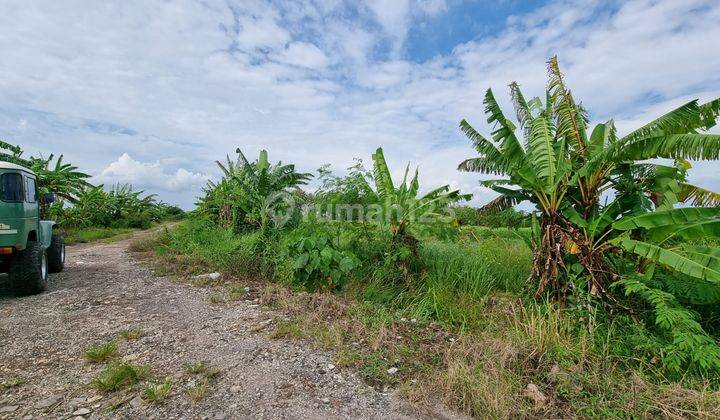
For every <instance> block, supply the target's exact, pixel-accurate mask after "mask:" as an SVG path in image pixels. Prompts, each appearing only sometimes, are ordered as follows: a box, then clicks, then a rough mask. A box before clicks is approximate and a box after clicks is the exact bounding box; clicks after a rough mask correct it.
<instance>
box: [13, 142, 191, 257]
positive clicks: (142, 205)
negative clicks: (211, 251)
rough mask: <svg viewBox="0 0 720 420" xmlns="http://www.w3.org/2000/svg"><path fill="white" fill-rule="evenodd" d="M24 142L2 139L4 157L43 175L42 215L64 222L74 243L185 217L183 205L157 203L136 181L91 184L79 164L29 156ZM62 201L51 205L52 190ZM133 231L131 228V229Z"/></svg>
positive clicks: (40, 186)
mask: <svg viewBox="0 0 720 420" xmlns="http://www.w3.org/2000/svg"><path fill="white" fill-rule="evenodd" d="M22 155H23V150H22V148H21V147H20V146H14V145H11V144H9V143H6V142H3V141H1V140H0V161H7V162H12V163H16V164H19V165H22V166H25V167H28V168H30V169H31V170H33V171H34V172H35V174H36V175H37V181H38V182H37V189H38V197H39V198H40V208H41V217H43V218H48V219H52V220H54V221H56V222H58V224H59V225H60V226H61V229H62V230H63V231H64V233H65V236H67V237H69V238H70V240H69V241H68V243H73V242H88V241H92V240H96V239H102V238H108V237H111V236H114V235H115V234H116V232H119V231H122V230H128V229H147V228H149V227H150V226H151V225H152V224H153V223H157V222H160V221H166V220H179V219H181V218H182V217H183V216H184V211H183V210H182V209H180V208H179V207H177V206H173V205H169V204H166V203H163V202H160V201H157V200H156V199H155V197H154V196H153V195H146V196H144V197H143V196H142V195H143V191H133V188H132V186H130V185H115V186H113V187H112V188H110V189H109V190H107V189H105V188H104V186H102V185H98V186H93V185H91V184H90V183H89V182H88V181H87V179H88V178H90V175H88V174H86V173H83V172H80V171H79V170H78V168H77V167H76V166H73V165H72V164H69V163H66V162H63V156H62V155H60V157H58V158H57V159H55V156H54V155H50V156H49V157H48V158H44V157H42V156H40V157H35V156H32V157H29V158H24V157H23V156H22ZM49 193H52V194H53V195H54V196H55V199H56V201H55V202H54V203H52V204H50V203H47V202H46V201H45V200H46V197H47V194H49ZM128 231H129V230H128Z"/></svg>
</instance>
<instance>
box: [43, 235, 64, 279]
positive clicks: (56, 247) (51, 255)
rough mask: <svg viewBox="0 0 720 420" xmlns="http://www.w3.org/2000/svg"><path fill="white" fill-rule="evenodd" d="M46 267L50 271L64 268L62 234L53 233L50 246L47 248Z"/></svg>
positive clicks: (54, 271)
mask: <svg viewBox="0 0 720 420" xmlns="http://www.w3.org/2000/svg"><path fill="white" fill-rule="evenodd" d="M47 258H48V269H49V270H50V272H51V273H59V272H61V271H63V268H65V239H63V237H62V235H61V234H59V233H57V234H53V236H52V241H51V242H50V248H48V250H47Z"/></svg>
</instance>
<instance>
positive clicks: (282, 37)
mask: <svg viewBox="0 0 720 420" xmlns="http://www.w3.org/2000/svg"><path fill="white" fill-rule="evenodd" d="M238 23H239V25H240V33H239V34H238V36H237V42H238V45H239V47H240V48H241V49H244V50H249V51H253V50H255V49H259V48H268V49H272V50H277V49H280V48H283V47H284V46H285V44H287V43H288V42H290V39H291V37H290V34H289V33H288V32H287V31H286V30H285V29H283V28H281V27H280V26H279V25H278V23H277V21H276V19H275V18H274V17H273V16H260V17H256V16H241V17H240V19H239V22H238Z"/></svg>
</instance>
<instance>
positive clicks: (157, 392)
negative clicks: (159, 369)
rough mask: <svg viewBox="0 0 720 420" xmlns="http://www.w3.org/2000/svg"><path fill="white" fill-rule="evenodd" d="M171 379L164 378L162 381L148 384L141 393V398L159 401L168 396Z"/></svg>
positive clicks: (153, 401) (151, 401)
mask: <svg viewBox="0 0 720 420" xmlns="http://www.w3.org/2000/svg"><path fill="white" fill-rule="evenodd" d="M171 390H172V381H170V379H166V380H165V381H163V382H160V383H155V384H150V385H148V386H147V387H146V388H145V389H144V390H143V393H142V398H143V399H144V400H145V401H147V402H150V403H154V404H156V403H159V402H161V401H163V400H165V399H166V398H167V397H169V396H170V391H171Z"/></svg>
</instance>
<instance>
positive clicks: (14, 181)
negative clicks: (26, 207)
mask: <svg viewBox="0 0 720 420" xmlns="http://www.w3.org/2000/svg"><path fill="white" fill-rule="evenodd" d="M22 184H23V182H22V175H20V174H13V173H9V174H2V176H0V199H2V200H3V201H23V187H22Z"/></svg>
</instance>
